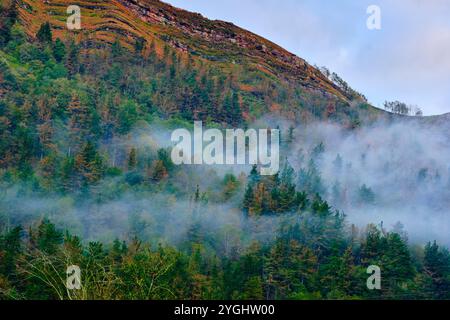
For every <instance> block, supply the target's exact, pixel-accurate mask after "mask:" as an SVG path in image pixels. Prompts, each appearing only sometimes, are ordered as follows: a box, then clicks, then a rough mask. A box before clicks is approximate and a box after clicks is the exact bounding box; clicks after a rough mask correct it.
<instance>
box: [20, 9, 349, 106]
mask: <svg viewBox="0 0 450 320" xmlns="http://www.w3.org/2000/svg"><path fill="white" fill-rule="evenodd" d="M18 4H19V13H20V17H21V19H22V21H23V23H24V25H26V26H27V30H28V32H29V34H30V35H31V36H34V35H35V34H36V31H37V30H38V28H39V26H40V24H41V23H42V22H43V21H50V23H51V24H52V26H53V28H54V29H55V32H54V33H55V36H61V37H65V36H67V35H68V34H69V33H74V32H73V31H69V30H68V29H67V28H66V23H65V22H66V20H67V17H68V16H69V15H68V14H67V13H66V10H67V7H68V6H69V5H72V4H73V1H70V0H52V1H42V0H18ZM77 4H78V5H79V6H80V8H81V14H82V20H81V23H82V30H80V31H78V32H76V36H77V37H88V38H90V39H94V40H96V41H103V42H112V41H114V40H115V39H116V38H119V39H120V40H121V41H123V42H125V43H128V44H129V45H132V44H133V43H134V42H135V39H136V38H138V37H139V38H143V39H145V40H146V41H147V43H148V44H149V43H151V42H152V41H154V42H155V41H156V42H159V43H166V44H169V45H170V46H172V47H175V48H177V49H178V50H180V51H182V52H185V53H188V54H191V55H192V57H193V58H202V59H206V60H209V61H211V62H213V63H224V64H241V65H251V66H253V67H254V68H257V69H258V70H260V71H263V72H265V73H266V74H268V75H269V76H272V77H273V76H274V77H276V78H279V79H283V80H288V81H290V82H292V83H294V84H295V85H300V86H303V87H306V88H309V89H313V90H317V91H320V92H321V93H323V94H324V95H330V96H333V97H334V98H337V99H339V100H343V101H347V100H348V97H346V95H345V93H344V92H343V91H342V90H340V89H339V88H338V87H337V86H336V85H334V84H333V83H332V82H331V81H329V80H328V79H327V78H326V77H324V76H323V75H322V73H321V72H320V71H319V70H317V69H316V68H314V67H312V66H310V65H309V64H308V63H307V62H306V61H305V60H303V59H301V58H299V57H297V56H296V55H294V54H292V53H290V52H288V51H286V50H284V49H283V48H281V47H280V46H278V45H276V44H274V43H272V42H270V41H268V40H266V39H264V38H262V37H260V36H257V35H255V34H253V33H251V32H249V31H246V30H244V29H241V28H239V27H237V26H235V25H233V24H232V23H228V22H224V21H218V20H216V21H211V20H208V19H206V18H204V17H203V16H202V15H200V14H198V13H191V12H188V11H185V10H181V9H178V8H175V7H173V6H171V5H168V4H166V3H163V2H161V1H158V0H111V1H98V0H84V1H78V2H77Z"/></svg>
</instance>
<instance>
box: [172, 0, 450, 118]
mask: <svg viewBox="0 0 450 320" xmlns="http://www.w3.org/2000/svg"><path fill="white" fill-rule="evenodd" d="M165 1H166V2H168V3H170V4H172V5H174V6H176V7H179V8H183V9H187V10H189V11H194V12H199V13H201V14H202V15H204V16H206V17H208V18H210V19H219V20H225V21H230V22H233V23H234V24H236V25H238V26H240V27H242V28H244V29H247V30H249V31H252V32H254V33H256V34H258V35H261V36H263V37H265V38H267V39H269V40H271V41H273V42H275V43H277V44H279V45H281V46H282V47H284V48H285V49H287V50H289V51H291V52H293V53H295V54H296V55H298V56H299V57H301V58H303V59H306V60H307V61H308V62H309V63H310V64H312V65H318V66H326V67H328V68H329V69H330V70H331V71H334V72H336V73H337V74H339V75H340V76H341V77H342V78H343V79H344V80H346V81H347V82H348V83H349V84H350V85H351V86H352V87H353V88H354V89H356V90H357V91H359V92H361V93H363V94H364V95H365V96H366V97H367V98H368V99H369V101H370V102H371V103H372V104H373V105H375V106H377V107H382V106H383V102H384V101H386V100H387V101H393V100H399V101H402V102H405V103H408V104H411V105H417V106H419V107H420V108H421V109H422V110H423V111H424V114H425V115H435V114H443V113H447V112H450V1H449V0H395V1H394V0H339V1H332V0H227V1H220V0H165ZM371 5H377V6H378V7H379V8H380V10H381V11H380V14H381V29H379V30H369V29H368V27H367V20H368V19H369V17H370V14H368V13H367V8H368V7H369V6H371Z"/></svg>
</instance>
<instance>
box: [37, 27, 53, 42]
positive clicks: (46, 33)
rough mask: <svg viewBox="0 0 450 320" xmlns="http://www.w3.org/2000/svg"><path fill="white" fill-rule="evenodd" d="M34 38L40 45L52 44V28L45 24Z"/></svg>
mask: <svg viewBox="0 0 450 320" xmlns="http://www.w3.org/2000/svg"><path fill="white" fill-rule="evenodd" d="M36 38H37V39H38V40H39V41H40V42H42V43H50V42H52V28H51V26H50V23H49V22H45V23H44V24H42V25H41V27H40V28H39V31H38V33H37V34H36Z"/></svg>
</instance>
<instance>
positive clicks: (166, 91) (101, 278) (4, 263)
mask: <svg viewBox="0 0 450 320" xmlns="http://www.w3.org/2000/svg"><path fill="white" fill-rule="evenodd" d="M0 16H1V19H2V20H1V22H0V29H1V33H0V299H449V298H450V254H449V252H448V250H447V249H446V248H445V247H444V246H442V245H440V244H438V243H436V242H435V241H434V239H430V240H433V241H431V242H429V243H428V244H426V245H424V246H423V245H419V244H413V243H410V241H409V239H408V238H409V237H408V235H407V234H406V232H405V231H404V230H403V229H402V227H401V225H400V224H398V225H396V226H395V227H394V228H393V229H392V230H388V229H387V228H386V227H385V226H384V225H383V224H382V223H380V224H369V225H367V226H366V227H357V226H355V225H353V224H351V223H350V222H349V220H348V218H347V216H346V215H345V213H344V212H341V211H340V210H339V209H338V208H339V207H338V206H337V204H338V203H339V200H340V199H342V196H341V194H342V191H339V189H338V184H335V185H334V186H333V188H328V187H327V186H326V185H325V183H324V181H323V180H322V179H321V174H322V173H321V167H320V164H321V161H322V160H321V157H322V155H323V153H324V148H325V146H324V144H322V143H317V144H316V145H314V146H313V147H311V149H310V150H308V151H307V152H306V153H307V155H306V156H305V159H304V160H303V162H302V164H301V165H299V166H295V168H294V166H293V165H292V164H291V163H290V162H292V161H291V159H290V157H288V153H289V151H290V150H293V149H295V148H294V145H295V144H296V143H297V142H298V141H296V135H295V132H294V128H293V127H290V128H287V129H286V130H284V131H282V152H283V153H284V156H285V157H284V159H283V165H282V170H281V171H280V173H279V174H277V175H275V176H271V177H266V176H261V175H260V174H259V173H258V167H256V166H254V167H253V168H245V170H246V171H245V172H246V173H242V172H239V173H236V172H233V171H232V170H231V171H227V172H224V170H221V169H220V168H208V169H204V168H187V167H182V166H181V167H178V166H174V164H173V163H172V162H171V159H170V149H169V148H168V147H169V146H167V145H166V144H164V143H162V142H161V141H159V140H164V139H161V138H159V136H160V135H163V133H164V131H165V130H168V129H170V128H177V127H189V126H191V125H192V121H193V120H203V121H204V122H205V123H207V125H208V126H215V127H224V126H225V125H231V126H235V127H236V126H243V127H244V126H245V127H246V126H248V125H249V124H250V122H251V121H253V120H256V119H258V118H259V117H260V116H262V115H263V114H264V112H265V110H266V109H267V106H268V105H269V106H272V109H273V110H277V108H281V106H292V105H300V106H301V107H299V108H296V109H295V110H292V112H293V113H296V114H295V115H294V116H293V118H299V119H302V120H303V121H313V119H326V120H328V121H330V122H334V123H340V122H342V123H345V129H346V130H355V128H358V127H359V126H361V119H360V116H359V113H358V109H357V108H355V106H354V105H353V106H351V105H347V104H344V103H343V102H336V101H333V102H332V103H331V102H330V100H329V99H327V98H326V97H324V96H323V95H320V94H315V93H314V92H312V91H308V90H306V89H304V88H298V87H295V86H291V87H289V86H287V85H286V84H285V83H283V84H280V83H279V82H278V81H275V80H273V81H268V80H267V79H266V78H262V77H260V75H259V74H258V72H257V71H256V70H255V71H254V72H253V73H252V72H248V70H244V69H243V68H242V66H239V65H236V67H235V70H224V69H221V68H217V67H215V66H212V65H210V64H208V63H207V62H206V61H205V62H204V63H202V60H199V59H196V60H193V59H191V58H190V56H189V55H184V54H181V53H180V52H178V51H177V50H175V49H174V48H172V47H170V46H165V47H164V48H163V50H161V51H160V52H159V51H158V50H157V49H156V45H155V44H153V43H150V44H146V43H145V40H144V39H137V40H136V43H135V45H134V47H127V46H125V45H123V44H122V43H121V42H120V41H115V42H114V43H113V44H112V45H106V44H104V43H98V42H95V41H91V40H89V39H88V38H87V39H83V40H82V41H75V40H74V39H71V38H70V37H68V38H67V39H59V38H57V39H54V38H55V37H54V36H52V26H51V25H50V24H49V23H43V24H42V26H41V28H40V29H39V31H38V33H37V34H36V37H35V39H31V38H29V36H27V35H26V34H25V32H24V30H23V27H22V26H21V25H20V24H19V23H18V22H17V14H16V12H15V10H13V9H4V8H2V11H1V12H0ZM147 47H148V48H149V50H144V48H147ZM243 83H247V86H245V85H244V86H243V85H242V84H243ZM249 87H251V88H254V87H257V88H258V90H248V88H249ZM341 103H342V105H341ZM358 106H359V108H361V109H364V107H365V106H366V104H364V103H362V104H361V103H359V104H358ZM366 107H367V106H366ZM275 125H276V124H275ZM343 157H345V155H343ZM342 161H343V160H342V158H341V156H339V157H336V160H335V162H334V165H336V166H339V165H340V162H342ZM341 166H342V165H341ZM423 170H426V169H422V171H421V172H419V173H418V175H419V177H418V178H420V177H422V178H423V179H424V180H425V179H427V177H428V173H427V172H423ZM333 196H334V197H335V198H336V199H334V200H335V201H332V202H333V205H331V204H330V201H329V200H328V199H331V198H332V197H333ZM355 197H356V201H358V202H359V203H360V204H361V203H365V204H368V205H373V204H374V203H376V202H377V201H378V199H377V195H376V193H375V192H374V191H373V190H372V189H371V188H370V187H369V186H368V185H366V184H358V188H357V190H356V191H355ZM357 209H360V210H363V207H362V206H361V207H360V208H357ZM377 223H378V221H377ZM68 265H78V266H79V267H80V268H81V271H82V289H81V290H67V289H66V287H65V283H66V268H67V266H68ZM370 265H377V266H379V267H380V268H381V272H382V273H381V277H382V278H381V283H382V285H381V290H369V289H368V288H367V286H366V280H367V278H368V277H369V274H367V272H366V270H367V268H368V267H369V266H370Z"/></svg>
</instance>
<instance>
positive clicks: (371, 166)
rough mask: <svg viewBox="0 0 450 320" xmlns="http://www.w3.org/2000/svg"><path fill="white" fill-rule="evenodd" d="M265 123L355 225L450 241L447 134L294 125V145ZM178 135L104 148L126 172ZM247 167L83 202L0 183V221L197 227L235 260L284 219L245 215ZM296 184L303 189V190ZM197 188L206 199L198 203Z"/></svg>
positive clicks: (163, 234) (192, 174)
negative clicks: (133, 157) (227, 184)
mask: <svg viewBox="0 0 450 320" xmlns="http://www.w3.org/2000/svg"><path fill="white" fill-rule="evenodd" d="M263 125H266V126H271V127H274V126H280V129H281V131H282V141H283V142H282V145H281V154H280V158H281V159H285V158H287V159H288V161H289V163H290V164H291V165H292V166H293V167H294V169H295V170H296V172H297V173H299V172H300V171H301V170H302V169H303V170H308V168H310V167H311V163H313V165H314V167H315V168H316V173H317V175H319V176H320V182H321V188H322V189H321V191H322V194H321V196H323V197H324V198H325V199H327V200H328V201H329V202H330V203H331V204H332V205H333V206H334V207H335V208H336V209H338V210H341V211H343V212H344V213H345V214H346V215H347V217H348V219H347V220H348V223H349V224H356V225H358V226H360V227H361V228H363V227H364V226H365V225H367V224H368V223H376V224H379V225H382V226H383V227H384V228H386V229H388V230H390V229H392V227H393V226H394V224H396V223H397V222H399V221H400V222H401V223H402V224H403V225H404V227H405V230H406V232H407V233H408V237H409V239H410V242H414V243H415V242H417V243H420V244H423V243H425V242H427V241H430V240H438V241H439V242H441V243H444V244H446V245H449V244H450V233H449V230H450V229H449V227H450V219H449V215H450V212H449V211H450V210H449V208H450V206H449V205H450V175H449V173H450V162H449V159H450V148H449V143H450V141H449V136H448V133H447V132H446V131H445V130H442V129H441V128H438V127H434V128H430V126H425V125H423V124H420V123H419V122H415V121H405V122H395V123H386V122H379V123H375V124H372V125H370V126H367V127H364V128H359V129H355V130H351V131H349V130H346V129H343V128H341V127H339V126H338V125H333V124H330V123H310V124H308V125H296V126H295V128H294V130H293V141H292V142H291V143H290V144H288V143H287V142H286V139H287V136H288V133H287V132H288V131H289V127H290V126H292V125H293V124H292V123H289V122H287V121H284V120H281V119H273V118H271V119H263V120H261V121H258V123H255V124H254V126H258V127H261V126H263ZM171 130H173V128H170V129H169V128H167V127H164V125H147V124H141V125H140V126H138V127H137V128H136V129H135V130H134V131H133V132H132V133H131V134H129V135H127V136H126V137H121V138H117V139H115V140H113V141H108V142H105V143H104V144H102V146H101V150H102V153H103V154H104V155H105V159H107V162H108V164H109V165H110V166H118V167H122V168H124V167H126V159H127V151H129V149H130V148H131V147H135V148H137V149H138V154H139V157H140V158H142V159H144V160H142V159H141V160H140V162H142V163H146V162H148V161H147V160H148V159H147V158H149V159H152V158H154V157H155V155H156V153H157V149H158V148H161V147H163V148H168V147H170V133H171ZM321 143H322V147H321V148H319V149H320V151H319V152H317V150H318V148H317V146H318V145H320V144H321ZM338 155H339V157H338ZM145 159H147V160H145ZM337 159H338V160H337ZM339 159H340V160H339ZM311 160H313V161H312V162H311ZM282 161H283V160H282ZM281 166H282V165H281ZM139 170H144V171H145V169H144V168H140V169H139ZM249 171H250V166H236V167H234V166H181V167H177V168H176V170H175V173H174V174H173V177H171V178H170V179H169V180H170V183H169V182H166V183H163V184H165V186H164V187H161V188H159V187H156V186H153V187H152V188H151V189H145V188H141V187H140V186H139V185H137V186H133V187H132V188H128V187H127V188H125V187H123V186H125V185H126V184H125V183H124V175H125V173H124V174H122V175H121V176H116V177H107V178H104V179H103V180H102V181H100V182H99V183H98V184H97V185H96V186H94V187H92V188H91V190H90V195H91V196H90V197H85V198H83V196H81V197H80V196H72V195H67V196H61V195H58V194H57V193H55V194H53V195H50V196H49V195H45V196H43V195H40V194H39V193H33V192H30V191H26V192H25V191H24V190H25V189H24V186H22V185H12V186H8V187H2V192H1V194H0V208H1V210H0V221H1V222H2V223H3V224H4V225H7V226H9V225H14V224H16V223H23V224H25V226H28V225H32V224H35V223H37V222H36V221H37V220H39V219H40V218H44V217H47V218H50V219H51V221H52V222H54V223H55V224H56V225H57V226H58V227H59V228H61V229H68V230H70V231H71V232H72V233H74V234H78V235H80V236H83V238H85V239H86V240H98V241H110V240H111V239H114V238H119V239H128V240H129V239H132V238H133V237H139V238H141V239H143V240H146V241H150V242H152V243H155V244H157V243H168V244H172V245H178V246H182V245H183V241H185V240H186V239H187V237H188V236H192V232H193V228H194V227H195V226H196V225H197V226H200V228H201V229H202V230H203V231H202V232H203V233H204V234H208V233H210V234H214V235H216V236H219V238H220V239H221V240H220V241H219V242H218V243H211V244H210V245H211V246H213V247H216V249H217V248H218V249H219V250H221V251H222V252H223V253H225V254H231V253H232V251H233V250H234V248H238V247H241V248H242V247H245V246H246V245H250V244H251V242H252V241H253V240H259V241H263V242H264V241H270V240H272V239H274V238H275V237H276V234H277V230H278V227H279V224H280V223H281V222H282V218H280V217H274V216H271V217H259V218H252V219H245V218H244V217H243V214H242V212H241V210H240V204H241V202H242V197H243V193H244V190H245V183H246V181H245V175H247V174H248V173H249ZM227 173H233V174H234V175H235V176H237V178H238V181H239V182H240V184H241V185H240V187H239V189H238V190H237V192H236V194H235V195H234V196H233V197H231V198H230V199H227V200H226V201H220V197H221V194H222V192H223V177H224V175H225V174H227ZM297 181H298V185H297V187H298V189H299V190H300V189H302V188H303V186H302V185H301V183H300V179H297ZM197 185H198V186H199V191H200V194H199V195H200V197H199V199H197V201H195V200H194V196H195V191H196V187H197ZM363 185H364V186H365V187H366V191H367V190H370V192H369V191H367V192H366V193H365V195H366V198H364V197H361V191H360V190H361V187H362V186H363ZM170 190H176V193H174V192H169V191H170ZM174 194H176V195H174ZM367 194H369V195H367Z"/></svg>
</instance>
